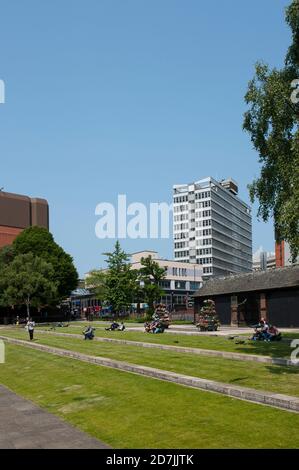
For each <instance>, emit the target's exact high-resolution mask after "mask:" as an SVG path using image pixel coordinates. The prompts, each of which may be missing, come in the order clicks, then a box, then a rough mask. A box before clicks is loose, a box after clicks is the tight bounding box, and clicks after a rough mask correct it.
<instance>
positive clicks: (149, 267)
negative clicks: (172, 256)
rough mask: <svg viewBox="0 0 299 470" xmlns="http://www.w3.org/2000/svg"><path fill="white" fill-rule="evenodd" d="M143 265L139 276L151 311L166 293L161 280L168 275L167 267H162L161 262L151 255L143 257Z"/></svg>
mask: <svg viewBox="0 0 299 470" xmlns="http://www.w3.org/2000/svg"><path fill="white" fill-rule="evenodd" d="M141 266H142V267H141V269H140V271H139V276H140V281H141V282H142V283H143V293H144V300H145V302H147V303H148V305H149V308H150V311H151V312H153V310H154V303H155V302H157V301H159V300H160V298H161V297H162V295H163V294H164V291H163V289H162V288H161V282H162V281H163V280H164V279H165V277H166V268H163V267H160V265H159V263H157V261H155V260H154V259H152V257H151V256H148V257H147V258H141Z"/></svg>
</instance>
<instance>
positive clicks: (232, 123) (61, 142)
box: [0, 0, 290, 276]
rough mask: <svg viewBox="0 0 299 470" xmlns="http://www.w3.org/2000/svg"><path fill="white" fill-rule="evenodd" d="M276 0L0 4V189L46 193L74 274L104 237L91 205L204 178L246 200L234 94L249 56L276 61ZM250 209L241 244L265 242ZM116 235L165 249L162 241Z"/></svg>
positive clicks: (282, 30)
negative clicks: (2, 94) (249, 230)
mask: <svg viewBox="0 0 299 470" xmlns="http://www.w3.org/2000/svg"><path fill="white" fill-rule="evenodd" d="M289 3H290V0H289V1H288V0H250V1H247V0H226V1H223V0H213V1H207V0H206V1H203V0H186V1H183V0H147V1H145V0H144V1H142V0H126V1H125V0H84V1H83V0H51V1H50V0H48V1H40V0H26V1H23V0H0V79H2V80H4V81H5V84H6V103H5V104H4V105H0V187H2V186H4V187H5V190H6V191H8V192H16V193H21V194H28V195H30V196H32V197H44V198H46V199H47V200H48V201H49V204H50V211H51V212H50V217H51V218H50V223H51V231H52V232H53V234H54V236H55V239H56V241H57V242H58V243H59V244H61V245H62V246H63V247H64V249H65V250H66V251H68V252H69V253H71V254H72V255H73V257H74V260H75V263H76V265H77V268H78V270H79V272H80V275H81V276H82V275H83V274H84V273H85V272H86V271H87V270H89V269H90V268H94V267H97V266H101V265H103V263H104V258H103V257H102V256H101V254H102V253H103V252H105V251H109V250H110V249H111V248H112V246H113V244H114V240H104V241H103V240H98V239H97V238H96V236H95V223H96V221H97V217H96V216H95V207H96V205H97V204H98V203H99V202H103V201H107V202H112V203H115V202H116V199H117V195H118V194H127V197H128V201H129V202H135V201H136V202H137V201H140V202H143V203H145V204H149V203H150V202H162V201H167V202H171V200H172V185H173V184H177V183H188V182H192V181H194V180H197V179H201V178H203V177H205V176H210V175H211V176H213V177H215V178H218V179H221V178H225V177H228V176H232V177H233V178H234V179H236V180H237V181H238V183H239V188H240V197H241V198H242V199H244V200H245V201H247V202H249V197H248V190H247V184H248V183H250V182H251V181H252V179H253V178H254V177H256V176H258V174H259V163H258V155H257V154H256V153H255V151H254V150H253V149H252V145H251V142H250V138H249V136H248V135H247V134H245V133H244V132H243V130H242V120H243V118H242V115H243V113H244V111H245V109H246V106H245V103H244V99H243V98H244V94H245V92H246V88H247V83H248V81H249V80H250V79H251V78H252V76H253V73H254V64H255V62H256V61H257V60H259V59H261V60H264V61H265V62H267V63H269V64H270V65H271V66H277V67H280V66H281V65H282V64H283V60H284V56H285V53H286V49H287V47H288V45H289V43H290V31H289V29H288V27H287V25H286V23H285V21H284V9H285V7H286V6H287V5H288V4H289ZM256 213H257V205H255V206H254V209H253V218H254V223H253V239H254V248H255V249H256V248H258V247H259V246H260V245H262V246H263V247H264V249H267V250H269V251H270V250H271V251H273V248H274V240H273V225H272V223H271V222H270V223H267V224H265V223H263V222H258V221H257V218H256ZM122 244H123V247H124V248H125V249H126V250H128V251H129V252H131V251H138V250H143V249H157V250H158V251H159V252H160V254H161V255H162V256H164V257H168V258H171V257H173V252H172V251H173V247H172V239H171V238H170V239H169V240H124V241H123V242H122Z"/></svg>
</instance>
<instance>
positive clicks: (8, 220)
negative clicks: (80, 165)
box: [0, 191, 49, 248]
mask: <svg viewBox="0 0 299 470" xmlns="http://www.w3.org/2000/svg"><path fill="white" fill-rule="evenodd" d="M35 225H37V226H39V227H44V228H46V229H49V206H48V202H47V201H46V200H45V199H36V198H34V199H32V198H30V197H28V196H21V195H19V194H11V193H5V192H3V191H0V248H2V247H3V246H5V245H11V244H12V243H13V241H14V239H15V238H16V237H17V236H18V235H19V234H20V233H21V232H22V231H23V230H24V229H26V228H28V227H32V226H35Z"/></svg>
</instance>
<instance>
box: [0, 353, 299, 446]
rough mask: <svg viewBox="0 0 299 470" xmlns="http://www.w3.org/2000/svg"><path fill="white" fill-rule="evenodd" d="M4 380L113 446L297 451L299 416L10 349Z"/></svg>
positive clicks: (0, 368) (0, 370)
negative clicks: (292, 449) (288, 449)
mask: <svg viewBox="0 0 299 470" xmlns="http://www.w3.org/2000/svg"><path fill="white" fill-rule="evenodd" d="M0 381H1V383H3V384H4V385H6V386H7V387H9V388H10V389H11V390H13V391H14V392H16V393H18V394H20V395H22V396H24V397H25V398H27V399H29V400H32V401H33V402H35V403H37V404H38V405H40V406H42V407H44V408H46V409H47V410H48V411H50V412H51V413H53V414H56V415H59V416H61V417H62V418H64V419H65V420H67V421H69V422H70V423H72V424H73V425H75V426H77V427H79V428H80V429H81V430H83V431H85V432H87V433H89V434H90V435H92V436H94V437H96V438H99V439H101V440H102V441H104V442H106V443H107V444H109V445H111V446H112V447H114V448H128V449H130V448H131V449H134V448H137V449H138V448H148V449H157V448H165V449H167V448H172V449H190V448H198V449H201V448H211V449H213V448H240V449H241V448H247V449H248V448H269V449H270V448H271V449H274V448H298V447H299V434H298V432H297V431H298V429H299V415H298V414H295V413H289V412H286V411H282V410H278V409H274V408H270V407H266V406H262V405H255V404H253V403H248V402H244V401H239V400H236V399H233V398H229V397H224V396H221V395H217V394H214V393H208V392H202V391H198V390H194V389H191V388H186V387H182V386H179V385H176V384H172V383H167V382H162V381H158V380H154V379H150V378H146V377H142V376H138V375H135V374H129V373H126V372H121V371H117V370H113V369H108V368H104V367H99V366H95V365H92V364H86V363H81V362H79V361H75V360H72V359H67V358H62V357H56V356H53V355H50V354H47V353H43V352H39V351H34V350H31V349H27V348H24V347H19V346H12V345H7V362H6V364H4V365H0Z"/></svg>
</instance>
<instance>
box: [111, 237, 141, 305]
mask: <svg viewBox="0 0 299 470" xmlns="http://www.w3.org/2000/svg"><path fill="white" fill-rule="evenodd" d="M104 255H106V256H107V260H106V262H107V265H108V270H107V272H106V274H105V297H106V301H107V302H108V303H109V305H111V306H112V308H113V311H114V312H116V313H121V312H122V311H125V310H127V309H128V307H130V306H131V304H132V303H133V301H134V296H135V292H136V289H137V273H136V271H134V270H132V269H131V264H130V263H129V255H128V254H126V253H125V252H124V251H123V250H122V249H121V246H120V243H119V241H117V242H116V244H115V248H114V251H113V252H111V253H104Z"/></svg>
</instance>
